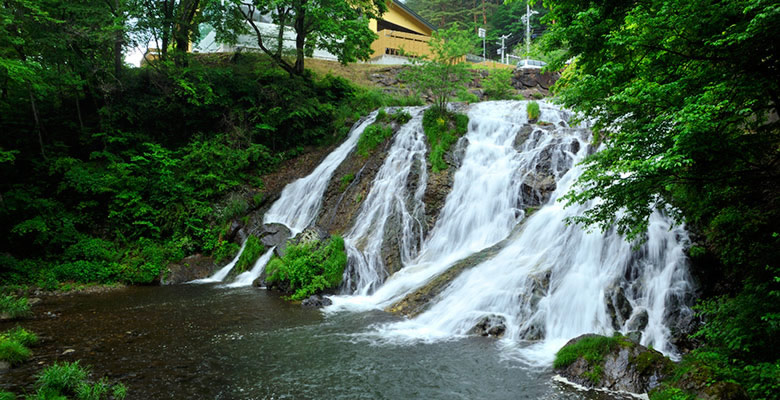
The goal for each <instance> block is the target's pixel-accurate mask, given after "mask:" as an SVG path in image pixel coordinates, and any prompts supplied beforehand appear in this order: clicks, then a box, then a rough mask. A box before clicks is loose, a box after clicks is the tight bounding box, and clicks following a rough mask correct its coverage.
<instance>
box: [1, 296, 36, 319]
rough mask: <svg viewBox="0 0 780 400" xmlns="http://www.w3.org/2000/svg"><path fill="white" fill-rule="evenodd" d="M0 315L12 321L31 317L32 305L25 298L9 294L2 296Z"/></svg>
mask: <svg viewBox="0 0 780 400" xmlns="http://www.w3.org/2000/svg"><path fill="white" fill-rule="evenodd" d="M0 314H2V315H6V316H7V317H8V318H10V319H17V318H21V317H26V316H28V315H30V304H29V303H28V302H27V299H26V298H24V297H19V298H17V297H15V296H12V295H9V294H4V295H0Z"/></svg>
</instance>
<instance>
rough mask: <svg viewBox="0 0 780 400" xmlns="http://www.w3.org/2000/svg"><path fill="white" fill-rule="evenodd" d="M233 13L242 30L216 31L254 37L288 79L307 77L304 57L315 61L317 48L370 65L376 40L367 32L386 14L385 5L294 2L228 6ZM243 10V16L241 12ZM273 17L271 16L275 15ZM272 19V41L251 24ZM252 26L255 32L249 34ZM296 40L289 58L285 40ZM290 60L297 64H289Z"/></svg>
mask: <svg viewBox="0 0 780 400" xmlns="http://www.w3.org/2000/svg"><path fill="white" fill-rule="evenodd" d="M228 4H229V7H230V8H231V10H230V13H231V14H232V15H237V16H239V18H242V19H245V20H246V21H247V24H244V26H243V27H242V26H241V25H240V24H239V25H231V26H229V27H227V28H228V29H224V28H223V27H220V26H218V27H217V33H218V35H219V36H221V37H223V38H224V37H229V38H231V39H235V37H236V35H238V34H240V33H246V32H247V31H250V32H249V33H251V34H253V35H256V38H257V45H258V47H259V48H260V50H262V51H263V53H265V54H266V55H267V56H268V57H270V58H271V59H272V60H273V62H274V63H275V64H276V65H277V66H279V67H281V68H283V69H284V70H285V71H287V72H289V73H290V74H297V75H303V74H304V56H308V57H311V56H312V52H313V51H314V49H315V48H318V49H323V50H327V51H328V52H330V53H331V54H333V55H335V56H336V57H337V58H338V60H339V61H340V62H342V63H344V64H346V63H348V62H354V61H357V60H368V59H369V57H370V56H371V53H372V50H371V43H372V42H373V41H374V40H376V38H377V36H376V34H375V33H374V32H373V31H372V30H371V29H369V20H371V19H377V18H379V16H381V14H382V13H384V12H385V11H386V10H387V4H386V3H385V2H384V1H374V0H360V1H349V2H348V1H344V0H322V1H318V2H316V3H312V2H306V1H303V2H302V1H296V0H279V1H276V2H274V3H273V4H272V3H269V2H265V1H259V0H255V1H240V0H231V1H228ZM239 7H242V9H243V11H239ZM271 11H273V13H272V14H271ZM266 13H269V14H271V15H272V17H273V20H274V23H275V24H276V26H277V30H278V31H277V32H276V33H275V34H273V35H271V36H270V37H269V35H268V32H267V30H264V28H262V27H260V28H258V27H257V25H256V24H255V21H254V20H253V17H256V16H257V15H260V14H266ZM247 25H248V26H251V29H249V28H248V27H247ZM290 32H293V33H294V35H295V49H294V50H293V51H292V54H290V51H287V50H286V49H285V47H284V44H283V37H284V35H285V34H289V33H290ZM290 56H292V57H291V58H292V59H294V61H292V60H290Z"/></svg>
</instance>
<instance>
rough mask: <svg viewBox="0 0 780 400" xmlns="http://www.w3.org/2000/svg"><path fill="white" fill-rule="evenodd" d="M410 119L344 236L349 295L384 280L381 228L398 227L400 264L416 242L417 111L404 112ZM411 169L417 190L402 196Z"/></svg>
mask: <svg viewBox="0 0 780 400" xmlns="http://www.w3.org/2000/svg"><path fill="white" fill-rule="evenodd" d="M408 111H409V112H410V113H411V114H412V119H411V120H410V121H409V122H408V123H406V124H405V125H404V126H403V127H401V129H400V130H399V131H398V133H397V134H396V136H395V139H394V140H393V144H392V146H391V148H390V150H389V151H388V155H387V158H385V161H384V163H383V164H382V166H381V167H380V169H379V171H378V172H377V175H376V177H375V178H374V183H373V184H372V186H371V190H370V191H369V193H368V196H367V197H366V199H365V201H364V202H363V204H362V206H361V208H360V213H359V215H358V217H357V220H356V222H355V225H354V226H353V227H352V229H351V230H350V231H349V233H347V235H346V237H345V238H344V239H345V245H346V247H347V253H348V257H349V268H348V269H347V270H346V271H345V273H344V278H345V284H344V287H346V288H350V289H351V290H353V291H354V292H355V293H360V294H367V293H369V292H371V291H372V290H374V289H375V288H376V286H377V285H379V284H381V283H382V282H383V281H384V279H385V278H386V277H387V272H386V270H385V267H384V263H383V261H382V255H381V248H382V243H383V241H384V239H385V224H386V223H387V221H388V220H390V219H393V218H394V219H398V220H399V221H400V225H401V227H402V232H401V236H402V238H401V249H400V251H401V255H402V257H401V258H402V261H406V260H408V259H410V258H411V257H413V255H414V253H416V250H417V248H419V241H420V240H421V238H422V230H423V228H422V223H421V221H420V219H419V218H420V214H421V213H422V210H423V209H424V207H425V206H424V204H423V202H422V197H423V194H424V193H425V185H426V180H427V172H426V170H425V148H426V147H425V133H424V132H423V129H422V118H421V115H422V110H421V109H420V108H410V109H408ZM415 166H416V167H417V169H418V171H416V172H417V177H418V182H417V185H416V186H417V189H416V190H415V191H414V193H407V190H406V187H407V178H408V176H409V173H410V171H411V169H412V168H414V167H415Z"/></svg>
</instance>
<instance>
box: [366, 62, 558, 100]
mask: <svg viewBox="0 0 780 400" xmlns="http://www.w3.org/2000/svg"><path fill="white" fill-rule="evenodd" d="M405 68H408V67H407V66H392V67H387V68H385V69H381V70H378V71H374V72H373V73H372V74H371V75H369V77H368V79H369V80H370V81H371V82H373V83H374V84H375V85H377V86H379V87H381V88H383V89H384V90H385V92H388V93H394V94H400V95H406V96H408V95H411V94H412V90H411V89H410V88H409V87H408V84H407V83H406V82H404V81H403V80H402V79H401V78H400V76H399V75H400V73H401V71H403V70H404V69H405ZM471 74H472V79H471V82H469V84H468V90H469V92H471V93H472V94H474V95H475V96H477V98H478V99H479V100H480V101H482V100H490V99H489V98H488V96H486V95H485V91H484V88H483V87H482V80H483V79H485V78H487V77H488V76H489V75H490V71H489V70H485V69H479V70H472V71H471ZM560 77H561V74H560V72H542V71H541V70H538V69H523V70H514V71H513V72H512V87H514V88H515V89H516V90H517V94H518V95H522V97H523V98H525V99H539V98H542V97H547V96H549V95H550V88H551V87H552V85H553V84H555V82H556V81H557V80H558V78H560Z"/></svg>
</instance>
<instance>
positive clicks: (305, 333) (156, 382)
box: [0, 285, 614, 399]
mask: <svg viewBox="0 0 780 400" xmlns="http://www.w3.org/2000/svg"><path fill="white" fill-rule="evenodd" d="M34 311H35V316H34V317H33V318H31V319H28V320H24V321H22V322H21V323H20V325H22V326H24V327H25V328H27V329H29V330H32V331H34V332H36V333H37V334H38V335H39V336H40V337H41V339H42V340H41V343H40V344H39V345H37V346H35V347H34V348H33V351H34V355H33V357H32V359H31V360H30V361H28V362H26V363H24V364H23V365H21V366H18V367H15V368H13V369H11V370H10V371H8V372H7V373H6V374H4V375H0V388H2V389H4V390H11V391H14V392H16V393H17V394H21V393H30V392H32V391H33V384H34V380H35V377H34V374H35V373H36V372H37V371H38V370H40V368H41V367H42V366H43V365H48V364H51V363H52V362H54V361H58V360H59V361H75V360H81V363H82V364H87V365H90V366H91V367H92V371H93V375H94V377H100V376H107V377H109V378H110V379H112V380H120V381H122V382H123V383H125V384H126V385H127V386H128V388H129V394H128V398H129V399H478V398H490V399H582V398H588V399H606V398H614V397H613V396H607V395H605V394H601V393H595V392H581V391H577V390H575V389H573V388H571V387H569V386H567V385H563V384H560V383H557V382H554V381H553V380H552V372H551V371H550V370H547V369H541V370H540V369H538V368H530V367H527V366H526V365H524V364H522V363H521V362H519V361H515V360H511V359H507V358H506V357H503V356H502V346H500V345H498V344H497V343H496V341H495V340H493V339H490V338H482V337H467V338H461V339H458V340H451V341H445V342H438V343H414V344H399V343H388V342H382V341H377V340H374V339H370V338H371V337H373V335H365V333H366V332H370V331H371V327H372V325H374V324H380V323H386V322H392V321H393V320H397V318H398V317H396V316H393V315H390V314H386V313H383V312H367V313H345V314H336V315H328V316H325V315H323V314H322V313H321V312H320V311H319V310H316V309H304V308H302V307H301V306H299V305H294V304H289V303H287V302H285V301H284V300H282V299H281V298H279V296H278V295H276V294H275V293H271V292H267V291H265V290H260V289H256V288H242V289H223V288H217V287H215V286H209V285H182V286H172V287H130V288H126V289H118V290H115V291H111V292H108V293H102V294H91V295H70V296H62V297H51V298H46V299H44V302H43V303H42V304H39V305H37V306H35V308H34ZM13 325H14V324H12V323H7V322H5V323H2V324H0V329H1V330H5V329H9V328H11V327H12V326H13Z"/></svg>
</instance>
